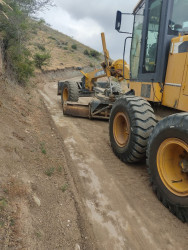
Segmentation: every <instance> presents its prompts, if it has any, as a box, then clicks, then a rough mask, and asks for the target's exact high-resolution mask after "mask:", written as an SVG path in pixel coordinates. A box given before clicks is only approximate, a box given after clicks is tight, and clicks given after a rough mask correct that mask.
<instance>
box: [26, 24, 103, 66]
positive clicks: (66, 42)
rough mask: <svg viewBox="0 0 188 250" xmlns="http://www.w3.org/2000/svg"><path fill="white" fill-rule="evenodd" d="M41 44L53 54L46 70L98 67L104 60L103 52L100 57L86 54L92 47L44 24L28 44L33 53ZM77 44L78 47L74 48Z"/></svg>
mask: <svg viewBox="0 0 188 250" xmlns="http://www.w3.org/2000/svg"><path fill="white" fill-rule="evenodd" d="M99 35H100V34H99ZM41 46H42V48H45V50H46V51H49V52H50V54H51V60H50V64H49V65H48V66H46V68H45V70H56V69H64V68H65V67H84V66H89V65H91V64H92V65H94V66H96V67H97V66H99V65H100V62H101V61H103V60H104V59H103V55H102V54H101V56H100V57H99V59H96V58H94V57H91V56H88V55H85V54H84V51H85V50H88V51H90V50H92V49H91V48H89V47H88V46H85V45H83V44H81V43H79V42H78V41H76V40H74V39H73V38H71V37H69V36H66V35H64V34H62V33H60V32H58V31H55V30H53V29H51V28H49V27H47V26H43V27H42V28H41V29H40V30H39V31H38V33H37V35H36V34H34V36H33V39H32V42H31V41H30V44H29V45H28V47H29V48H30V49H31V50H32V53H33V54H34V53H36V51H38V50H40V47H41ZM75 46H76V49H73V47H75ZM101 49H102V45H101Z"/></svg>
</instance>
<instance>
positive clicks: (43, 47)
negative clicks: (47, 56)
mask: <svg viewBox="0 0 188 250" xmlns="http://www.w3.org/2000/svg"><path fill="white" fill-rule="evenodd" d="M37 47H38V49H39V50H41V51H45V50H46V48H45V46H44V45H42V44H37Z"/></svg>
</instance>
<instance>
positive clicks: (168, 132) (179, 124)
mask: <svg viewBox="0 0 188 250" xmlns="http://www.w3.org/2000/svg"><path fill="white" fill-rule="evenodd" d="M168 138H178V139H181V140H182V141H184V142H185V143H187V144H188V113H181V114H175V115H171V116H168V117H166V118H165V119H163V120H162V121H160V122H159V123H158V124H157V126H156V127H155V129H154V130H153V133H152V134H151V136H150V138H149V142H148V148H147V165H148V167H149V168H148V171H149V174H150V177H151V178H150V180H151V185H152V188H153V191H154V192H155V194H156V195H157V197H158V199H159V200H160V201H161V202H162V203H163V205H164V206H165V207H167V208H168V209H169V210H170V212H171V213H173V214H174V215H175V216H177V217H178V218H179V219H180V220H181V221H183V222H188V196H185V197H180V196H177V195H175V194H173V193H172V192H170V190H168V189H167V188H166V186H165V185H164V184H163V181H162V180H161V178H160V175H159V172H158V168H157V162H156V161H157V152H158V149H159V147H160V145H161V143H162V142H163V141H164V140H166V139H168Z"/></svg>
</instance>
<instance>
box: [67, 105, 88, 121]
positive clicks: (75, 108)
mask: <svg viewBox="0 0 188 250" xmlns="http://www.w3.org/2000/svg"><path fill="white" fill-rule="evenodd" d="M63 114H64V115H70V116H76V117H83V118H90V108H89V105H88V104H79V103H77V102H66V103H64V104H63Z"/></svg>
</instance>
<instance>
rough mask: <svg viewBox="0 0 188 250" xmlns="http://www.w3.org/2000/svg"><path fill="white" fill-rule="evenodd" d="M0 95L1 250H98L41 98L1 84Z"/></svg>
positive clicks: (27, 90)
mask: <svg viewBox="0 0 188 250" xmlns="http://www.w3.org/2000/svg"><path fill="white" fill-rule="evenodd" d="M0 96H1V98H0V117H1V119H0V170H1V174H0V249H45V250H46V249H49V250H52V249H70V250H72V249H77V250H79V249H95V247H94V240H93V236H92V235H93V234H92V230H91V229H90V228H88V225H89V223H88V222H87V216H86V215H85V210H84V209H83V205H82V200H81V198H80V197H79V196H78V192H77V187H76V186H75V184H74V180H73V178H72V176H71V175H70V171H69V166H68V162H67V159H66V157H65V153H64V152H65V149H64V143H63V140H62V137H61V136H60V135H59V132H58V130H57V128H56V125H55V124H54V122H53V120H52V119H51V116H50V115H49V112H48V110H47V109H46V106H45V104H44V101H43V98H41V95H39V94H38V92H37V89H36V87H25V88H22V87H19V86H16V85H11V84H10V83H6V82H4V81H3V80H1V84H0Z"/></svg>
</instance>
